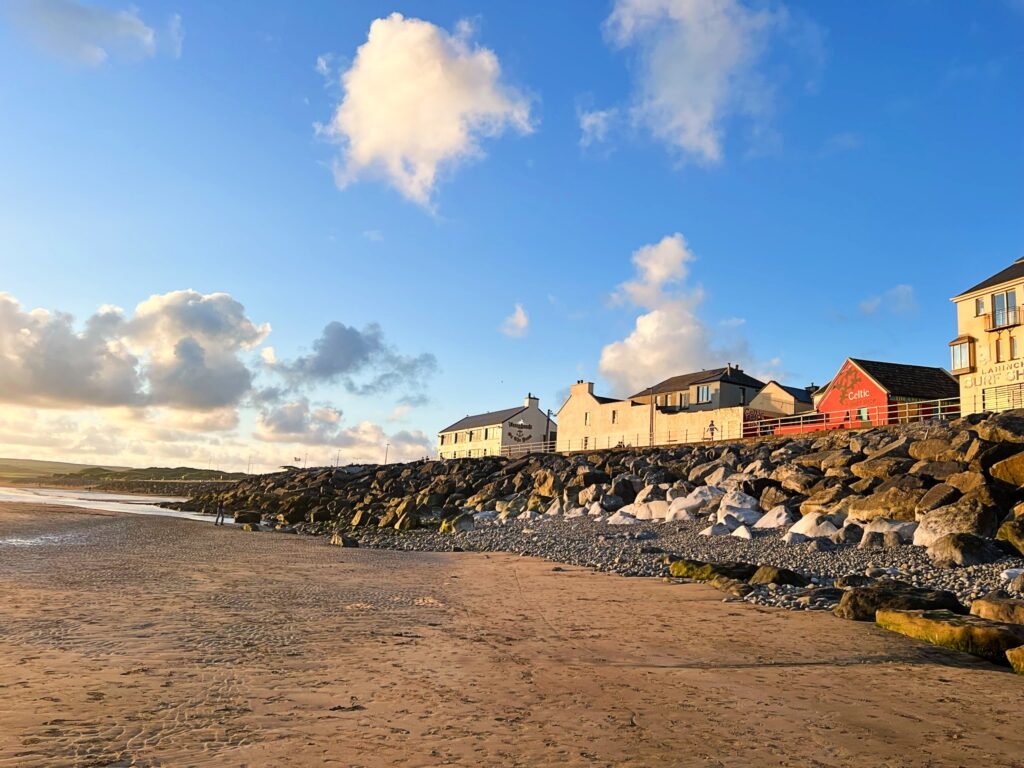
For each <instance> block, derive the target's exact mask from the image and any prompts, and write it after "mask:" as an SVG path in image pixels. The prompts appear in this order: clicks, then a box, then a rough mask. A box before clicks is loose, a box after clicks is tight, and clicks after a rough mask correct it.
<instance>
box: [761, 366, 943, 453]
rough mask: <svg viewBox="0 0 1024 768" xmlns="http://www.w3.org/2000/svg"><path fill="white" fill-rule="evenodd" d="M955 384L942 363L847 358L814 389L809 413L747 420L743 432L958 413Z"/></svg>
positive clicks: (846, 426)
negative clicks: (888, 361)
mask: <svg viewBox="0 0 1024 768" xmlns="http://www.w3.org/2000/svg"><path fill="white" fill-rule="evenodd" d="M959 398H960V387H959V385H958V384H957V381H956V379H954V378H953V377H952V376H951V375H950V374H949V373H947V372H946V371H945V370H943V369H942V368H931V367H929V366H924V365H905V364H903V363H882V362H878V361H875V360H860V359H857V358H853V357H850V358H847V359H846V362H844V363H843V365H842V367H840V369H839V372H838V373H837V374H836V375H835V378H833V379H832V381H830V382H829V383H828V384H827V385H826V386H825V387H824V388H823V389H822V390H820V391H819V392H815V393H814V402H815V407H814V412H813V413H805V414H799V415H796V416H790V417H786V418H783V419H769V420H764V421H760V422H753V423H751V424H750V425H749V426H745V427H744V435H745V436H747V437H755V436H758V435H766V434H775V435H783V434H794V433H801V432H818V431H821V430H824V429H859V428H863V427H871V426H880V425H885V424H899V423H902V422H909V421H920V420H921V419H926V418H930V417H932V416H942V417H945V418H955V417H957V416H959V415H960V400H959Z"/></svg>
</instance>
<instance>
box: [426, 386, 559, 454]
mask: <svg viewBox="0 0 1024 768" xmlns="http://www.w3.org/2000/svg"><path fill="white" fill-rule="evenodd" d="M556 436H557V430H556V428H555V422H554V420H553V419H551V418H550V417H549V416H548V414H547V413H545V412H543V411H541V409H540V400H539V399H538V398H536V397H534V396H533V395H532V394H528V395H527V396H526V399H525V400H524V401H523V405H521V406H517V407H515V408H506V409H504V410H501V411H491V412H490V413H479V414H476V415H475V416H466V417H464V418H462V419H459V420H458V421H457V422H455V423H454V424H452V425H451V426H449V427H447V428H445V429H442V430H441V431H440V432H439V433H438V435H437V455H438V457H439V458H442V459H464V458H473V457H479V456H516V455H520V454H524V453H528V452H530V451H537V450H542V449H543V448H545V447H546V449H547V450H550V446H551V444H553V443H554V441H555V438H556Z"/></svg>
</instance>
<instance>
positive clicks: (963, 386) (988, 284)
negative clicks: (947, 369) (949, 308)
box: [949, 257, 1024, 414]
mask: <svg viewBox="0 0 1024 768" xmlns="http://www.w3.org/2000/svg"><path fill="white" fill-rule="evenodd" d="M951 301H953V302H954V303H955V304H956V325H957V337H956V338H955V339H953V341H951V342H950V343H949V349H950V355H951V360H952V366H951V372H952V373H953V375H954V376H955V377H956V378H957V379H958V381H959V384H960V408H961V412H962V413H963V414H969V413H979V412H981V411H999V410H1006V409H1007V408H1021V407H1024V359H1022V354H1024V327H1022V321H1024V309H1022V307H1021V305H1020V302H1021V301H1024V257H1022V258H1020V259H1017V261H1015V262H1014V263H1013V264H1011V265H1010V266H1009V267H1007V268H1006V269H1004V270H1002V271H1001V272H998V273H996V274H994V275H992V276H991V277H989V278H988V279H986V280H982V281H981V282H980V283H978V284H977V285H975V286H973V287H972V288H969V289H968V290H966V291H964V292H963V293H961V294H960V295H959V296H954V297H953V298H952V299H951Z"/></svg>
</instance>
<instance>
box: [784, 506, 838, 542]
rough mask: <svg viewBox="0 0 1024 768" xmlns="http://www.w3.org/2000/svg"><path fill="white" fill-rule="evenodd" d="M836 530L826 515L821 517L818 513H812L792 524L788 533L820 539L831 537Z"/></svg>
mask: <svg viewBox="0 0 1024 768" xmlns="http://www.w3.org/2000/svg"><path fill="white" fill-rule="evenodd" d="M838 530H839V529H838V528H836V527H835V525H833V524H832V521H831V520H829V519H828V516H827V515H822V514H820V513H818V512H812V513H811V514H809V515H804V516H803V517H802V518H800V519H799V520H797V521H796V523H794V524H793V527H792V528H790V529H789V531H790V533H800V534H803V535H804V536H806V537H808V538H810V539H815V538H820V537H822V536H831V535H832V534H833V533H836V532H837V531H838Z"/></svg>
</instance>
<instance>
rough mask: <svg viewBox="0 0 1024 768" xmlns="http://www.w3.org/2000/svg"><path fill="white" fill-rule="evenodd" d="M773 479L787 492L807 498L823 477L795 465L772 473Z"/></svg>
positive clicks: (779, 468) (784, 466) (780, 468)
mask: <svg viewBox="0 0 1024 768" xmlns="http://www.w3.org/2000/svg"><path fill="white" fill-rule="evenodd" d="M771 479H772V480H775V481H776V482H778V483H779V485H781V486H782V487H783V488H785V489H786V490H787V491H792V492H794V493H800V494H803V495H805V496H806V495H807V494H809V493H810V492H811V488H813V487H814V486H815V485H816V484H817V483H818V481H819V480H820V479H821V476H820V475H818V474H815V473H813V472H810V471H808V470H806V469H802V468H800V467H797V466H794V465H793V464H783V465H782V466H781V467H778V468H777V469H776V470H775V471H774V472H772V475H771Z"/></svg>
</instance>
